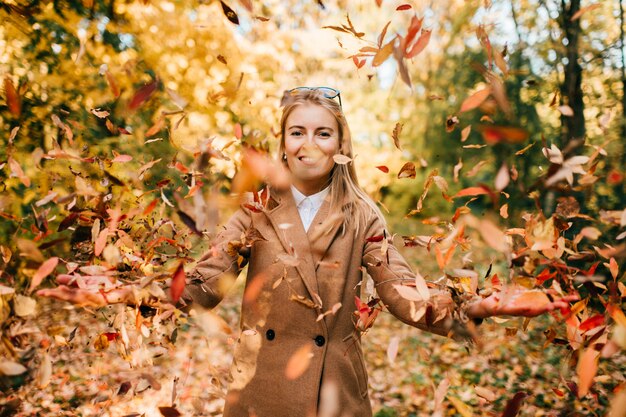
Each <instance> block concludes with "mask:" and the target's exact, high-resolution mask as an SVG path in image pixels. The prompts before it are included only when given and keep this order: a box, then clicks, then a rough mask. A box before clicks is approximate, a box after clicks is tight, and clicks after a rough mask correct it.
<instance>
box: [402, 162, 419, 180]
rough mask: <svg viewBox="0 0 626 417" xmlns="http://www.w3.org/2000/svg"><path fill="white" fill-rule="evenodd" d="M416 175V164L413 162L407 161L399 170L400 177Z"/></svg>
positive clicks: (413, 176)
mask: <svg viewBox="0 0 626 417" xmlns="http://www.w3.org/2000/svg"><path fill="white" fill-rule="evenodd" d="M415 175H416V172H415V164H414V163H413V162H407V163H406V164H404V165H403V166H402V168H401V169H400V172H398V178H415Z"/></svg>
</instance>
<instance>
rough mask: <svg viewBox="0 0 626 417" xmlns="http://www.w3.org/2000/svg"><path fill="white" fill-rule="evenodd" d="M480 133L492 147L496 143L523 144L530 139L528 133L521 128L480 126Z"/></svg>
mask: <svg viewBox="0 0 626 417" xmlns="http://www.w3.org/2000/svg"><path fill="white" fill-rule="evenodd" d="M477 129H478V131H479V132H480V133H482V135H483V139H485V142H487V143H488V144H490V145H493V144H495V143H500V142H504V143H521V142H524V141H525V140H526V139H528V131H526V130H525V129H523V128H521V127H511V126H494V125H479V126H478V127H477Z"/></svg>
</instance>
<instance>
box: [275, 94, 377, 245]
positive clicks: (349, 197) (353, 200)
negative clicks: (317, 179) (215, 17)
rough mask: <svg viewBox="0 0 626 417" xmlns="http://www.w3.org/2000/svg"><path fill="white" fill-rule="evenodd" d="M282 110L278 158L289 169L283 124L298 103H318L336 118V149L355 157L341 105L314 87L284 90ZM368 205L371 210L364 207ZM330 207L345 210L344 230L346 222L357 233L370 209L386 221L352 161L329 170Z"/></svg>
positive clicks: (365, 220) (369, 214) (336, 165)
mask: <svg viewBox="0 0 626 417" xmlns="http://www.w3.org/2000/svg"><path fill="white" fill-rule="evenodd" d="M284 103H285V105H284V107H283V114H282V117H281V119H280V145H279V148H278V158H279V160H280V161H281V162H282V163H283V164H284V165H285V166H286V167H287V169H289V167H288V166H287V161H286V159H285V158H284V157H283V155H285V127H286V126H285V125H286V123H287V118H288V117H289V115H290V114H291V112H292V111H293V110H294V109H295V108H296V107H297V106H300V105H303V104H313V105H317V106H321V107H323V108H325V109H326V110H328V111H330V113H331V114H332V115H333V116H334V117H335V119H336V120H337V125H338V126H339V153H340V154H342V155H345V156H347V157H349V158H351V159H352V158H354V155H353V153H352V136H351V135H350V128H349V127H348V122H347V121H346V118H345V116H344V114H343V111H342V109H341V106H340V105H339V103H337V102H336V101H335V100H333V99H329V98H326V97H325V96H324V94H323V93H322V92H320V91H318V90H314V89H310V90H309V89H299V90H295V91H291V92H285V97H284ZM367 208H369V209H371V210H367ZM330 209H331V210H332V211H333V212H336V211H337V210H342V211H343V214H344V224H343V226H344V227H343V230H344V232H345V230H346V225H347V223H348V221H349V222H351V223H353V224H354V226H355V231H356V232H357V233H358V231H359V229H360V228H361V226H363V223H364V222H367V220H368V219H369V218H370V216H371V213H372V212H373V213H374V214H375V215H376V216H377V217H378V218H379V219H380V220H381V221H382V222H383V224H385V218H384V216H383V214H382V213H381V211H380V209H379V208H378V207H377V206H376V203H374V201H373V200H372V199H371V198H370V197H369V196H368V195H367V193H366V192H365V191H363V189H362V188H361V187H360V186H359V181H358V178H357V175H356V170H355V169H354V163H353V162H349V163H347V164H335V166H334V167H333V169H332V171H331V174H330Z"/></svg>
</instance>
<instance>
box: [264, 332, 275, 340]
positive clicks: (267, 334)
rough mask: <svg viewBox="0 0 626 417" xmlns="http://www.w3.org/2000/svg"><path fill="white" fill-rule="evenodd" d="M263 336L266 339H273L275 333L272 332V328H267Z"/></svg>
mask: <svg viewBox="0 0 626 417" xmlns="http://www.w3.org/2000/svg"><path fill="white" fill-rule="evenodd" d="M265 337H266V338H267V340H274V338H275V337H276V333H274V330H272V329H268V330H267V331H266V332H265Z"/></svg>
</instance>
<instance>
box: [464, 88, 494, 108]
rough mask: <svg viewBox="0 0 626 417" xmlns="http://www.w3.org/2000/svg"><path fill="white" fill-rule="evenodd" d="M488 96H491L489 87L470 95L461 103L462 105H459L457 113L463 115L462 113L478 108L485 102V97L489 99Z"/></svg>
mask: <svg viewBox="0 0 626 417" xmlns="http://www.w3.org/2000/svg"><path fill="white" fill-rule="evenodd" d="M490 94H491V88H490V87H487V88H483V89H482V90H479V91H477V92H475V93H474V94H472V95H471V96H469V97H468V98H466V99H465V100H464V101H463V104H461V110H459V113H463V112H466V111H469V110H472V109H475V108H476V107H478V106H480V105H481V104H482V103H483V101H485V100H486V99H487V97H489V95H490Z"/></svg>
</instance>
